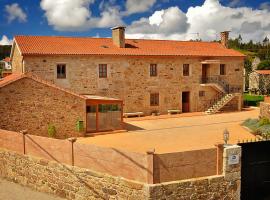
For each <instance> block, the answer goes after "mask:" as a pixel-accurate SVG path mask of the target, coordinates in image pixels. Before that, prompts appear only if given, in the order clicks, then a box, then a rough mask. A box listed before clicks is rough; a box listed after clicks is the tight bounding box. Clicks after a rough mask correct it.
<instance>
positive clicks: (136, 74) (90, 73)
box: [24, 56, 243, 114]
mask: <svg viewBox="0 0 270 200" xmlns="http://www.w3.org/2000/svg"><path fill="white" fill-rule="evenodd" d="M213 59H220V60H221V61H222V63H224V64H226V75H224V76H221V78H222V79H224V80H226V81H227V82H228V83H230V84H233V85H238V86H243V79H242V78H241V77H243V60H242V59H239V58H213ZM203 60H205V58H191V57H150V56H149V57H142V56H141V57H128V56H125V57H123V56H122V57H120V56H32V57H30V56H28V57H25V58H24V61H25V71H26V72H33V73H35V74H36V75H38V76H40V77H41V78H43V79H46V80H48V81H51V82H53V83H55V84H57V85H59V86H62V87H65V88H70V89H72V90H73V91H75V92H77V93H83V94H95V95H100V96H109V97H114V98H119V99H122V100H124V104H125V106H124V112H137V111H143V112H145V114H150V113H151V112H153V111H155V110H158V111H159V112H160V113H162V114H165V113H167V110H168V109H179V110H182V92H183V91H190V104H191V105H190V111H191V112H194V111H205V110H206V107H207V106H208V105H207V103H206V102H207V101H208V99H212V98H213V97H215V96H216V93H217V91H216V90H215V89H213V88H209V87H202V86H200V78H201V75H202V69H201V68H202V67H201V61H203ZM57 63H65V64H66V66H67V79H57V78H56V65H57ZM152 63H154V64H157V70H158V76H157V77H150V72H149V65H150V64H152ZM99 64H107V65H108V77H107V78H98V65H99ZM183 64H190V72H191V74H190V76H188V77H185V76H183V67H182V66H183ZM209 75H210V76H213V75H215V76H216V75H219V65H218V64H211V66H210V71H209ZM201 90H203V91H204V90H205V91H206V93H205V96H204V97H199V91H201ZM157 92H159V94H160V104H159V106H150V93H157Z"/></svg>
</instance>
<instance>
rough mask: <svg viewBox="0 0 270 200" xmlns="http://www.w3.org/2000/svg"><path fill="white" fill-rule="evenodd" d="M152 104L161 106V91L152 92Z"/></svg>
mask: <svg viewBox="0 0 270 200" xmlns="http://www.w3.org/2000/svg"><path fill="white" fill-rule="evenodd" d="M150 106H159V93H158V92H156V93H150Z"/></svg>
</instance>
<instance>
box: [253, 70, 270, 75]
mask: <svg viewBox="0 0 270 200" xmlns="http://www.w3.org/2000/svg"><path fill="white" fill-rule="evenodd" d="M256 72H257V73H258V74H263V75H264V74H267V75H268V74H270V70H256Z"/></svg>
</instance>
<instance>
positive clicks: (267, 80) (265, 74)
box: [249, 70, 270, 94]
mask: <svg viewBox="0 0 270 200" xmlns="http://www.w3.org/2000/svg"><path fill="white" fill-rule="evenodd" d="M249 90H250V91H251V92H255V93H258V92H259V93H260V94H269V92H270V70H254V71H253V72H252V73H251V74H250V75H249Z"/></svg>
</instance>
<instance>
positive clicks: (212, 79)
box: [200, 75, 242, 95]
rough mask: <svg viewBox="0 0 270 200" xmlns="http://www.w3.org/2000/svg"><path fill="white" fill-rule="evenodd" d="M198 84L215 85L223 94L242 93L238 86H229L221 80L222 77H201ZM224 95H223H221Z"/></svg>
mask: <svg viewBox="0 0 270 200" xmlns="http://www.w3.org/2000/svg"><path fill="white" fill-rule="evenodd" d="M200 83H201V84H207V83H208V84H210V83H215V84H218V85H219V86H221V87H222V88H223V89H224V91H225V94H230V93H241V92H242V87H241V86H238V85H230V84H228V82H227V81H226V80H224V79H223V77H222V76H219V75H214V76H206V77H204V76H201V78H200ZM223 95H224V94H223Z"/></svg>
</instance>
